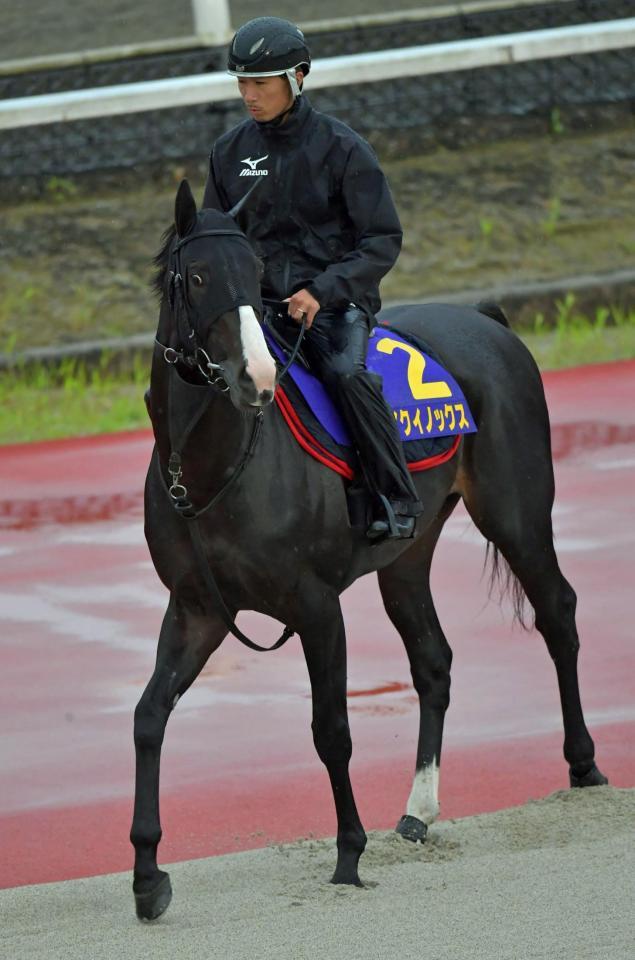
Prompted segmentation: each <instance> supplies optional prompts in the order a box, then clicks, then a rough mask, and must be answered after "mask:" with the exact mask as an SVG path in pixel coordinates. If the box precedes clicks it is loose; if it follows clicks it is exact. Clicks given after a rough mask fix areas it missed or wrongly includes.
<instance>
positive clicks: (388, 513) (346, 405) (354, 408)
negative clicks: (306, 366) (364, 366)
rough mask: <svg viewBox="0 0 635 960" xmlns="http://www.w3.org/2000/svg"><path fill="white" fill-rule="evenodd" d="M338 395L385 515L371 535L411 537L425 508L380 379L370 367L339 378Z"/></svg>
mask: <svg viewBox="0 0 635 960" xmlns="http://www.w3.org/2000/svg"><path fill="white" fill-rule="evenodd" d="M337 394H338V400H339V404H340V409H341V411H342V415H343V417H344V420H345V422H346V425H347V426H348V429H349V431H350V433H351V437H352V440H353V443H354V445H355V447H356V449H357V452H358V456H359V459H360V464H361V468H362V472H363V474H364V479H365V481H366V484H367V486H368V487H369V489H370V490H371V492H372V493H373V494H374V495H375V497H376V501H377V506H378V507H379V509H380V510H381V512H382V514H384V516H383V517H381V518H379V519H377V520H375V521H374V522H373V523H372V524H371V526H370V528H369V530H368V533H367V535H368V537H369V539H371V540H374V541H377V540H380V539H386V538H398V539H401V538H405V537H411V536H412V535H413V533H414V526H415V522H414V518H415V517H417V516H419V514H420V513H421V512H422V510H423V506H422V504H421V502H420V500H419V497H418V495H417V491H416V490H415V486H414V484H413V482H412V478H411V476H410V473H409V471H408V467H407V466H406V461H405V457H404V453H403V448H402V445H401V440H400V438H399V434H398V431H397V426H396V424H395V420H394V417H393V415H392V413H391V412H390V409H389V407H388V405H387V403H386V401H385V399H384V396H383V394H382V390H381V377H379V376H377V375H376V374H374V373H370V372H369V371H368V370H363V371H356V372H354V373H350V374H346V375H344V376H340V377H339V378H338V380H337Z"/></svg>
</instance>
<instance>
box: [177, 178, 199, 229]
mask: <svg viewBox="0 0 635 960" xmlns="http://www.w3.org/2000/svg"><path fill="white" fill-rule="evenodd" d="M195 221H196V200H195V199H194V196H193V194H192V191H191V189H190V185H189V183H188V182H187V180H181V183H180V184H179V189H178V190H177V193H176V203H175V204H174V223H175V225H176V232H177V233H178V235H179V237H185V236H187V234H188V233H189V232H190V230H191V229H192V227H193V226H194V223H195Z"/></svg>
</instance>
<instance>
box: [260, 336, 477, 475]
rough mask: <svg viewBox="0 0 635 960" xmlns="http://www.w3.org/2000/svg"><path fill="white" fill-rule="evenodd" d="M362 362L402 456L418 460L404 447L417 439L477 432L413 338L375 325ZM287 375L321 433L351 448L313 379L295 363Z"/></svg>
mask: <svg viewBox="0 0 635 960" xmlns="http://www.w3.org/2000/svg"><path fill="white" fill-rule="evenodd" d="M264 333H265V337H266V339H267V343H268V344H269V347H270V349H271V351H272V353H273V354H274V356H276V357H277V358H278V360H280V361H283V362H284V360H285V355H284V352H283V351H282V349H281V348H280V347H279V346H278V344H277V343H276V341H275V339H274V338H273V336H272V335H271V333H270V332H269V330H268V329H267V327H265V328H264ZM366 363H367V367H368V369H369V370H371V371H372V372H373V373H376V374H378V375H379V376H380V377H381V378H382V381H383V392H384V396H385V398H386V401H387V403H388V405H389V407H390V408H391V410H392V412H393V416H394V417H395V420H396V422H397V427H398V429H399V434H400V436H401V440H402V442H403V443H404V444H406V448H405V453H406V459H407V460H413V459H415V460H419V459H421V447H420V446H419V449H418V450H417V451H416V452H415V451H414V450H413V451H410V450H409V445H410V444H412V443H414V442H416V441H431V440H435V439H438V438H443V437H456V436H458V435H460V434H465V433H475V432H476V430H477V427H476V423H475V421H474V417H473V416H472V413H471V411H470V408H469V405H468V403H467V400H466V398H465V396H464V395H463V391H462V390H461V388H460V387H459V385H458V383H457V382H456V380H455V379H454V378H453V377H452V376H451V375H450V374H449V373H448V371H447V370H445V369H444V368H443V367H442V366H441V365H440V364H439V363H438V361H436V360H435V359H434V358H433V357H431V356H430V355H429V354H428V353H426V352H425V349H424V347H423V345H421V344H418V343H417V342H415V340H414V339H406V338H404V337H403V336H402V335H401V334H399V333H397V332H396V331H395V330H392V329H390V328H389V327H386V326H383V325H381V324H379V325H378V326H376V327H375V329H374V330H373V332H372V333H371V336H370V339H369V342H368V354H367V360H366ZM287 376H288V377H290V378H291V380H292V382H293V385H294V386H295V388H296V389H297V391H298V392H299V394H300V395H301V397H302V400H303V402H304V404H306V407H307V408H308V409H309V411H310V412H311V414H312V416H313V417H314V418H315V419H316V420H317V421H318V423H319V424H320V426H321V428H322V431H324V432H325V433H326V434H327V435H328V436H329V437H330V438H331V439H332V441H334V443H335V444H337V446H338V447H343V448H346V447H350V446H351V445H352V441H351V437H350V434H349V432H348V429H347V427H346V424H345V423H344V421H343V419H342V417H341V415H340V412H339V410H338V409H337V407H336V405H335V403H334V402H333V401H332V400H331V398H330V397H329V395H328V394H327V392H326V390H325V389H324V387H323V385H322V383H321V382H320V381H319V380H318V379H317V377H315V376H314V375H313V374H312V373H310V372H309V371H308V370H306V369H305V368H304V367H303V366H302V365H301V364H299V363H297V362H296V363H294V364H292V366H291V367H290V369H289V372H288V374H287ZM285 389H286V387H285ZM291 393H295V391H291ZM294 406H295V404H294ZM443 446H444V445H438V444H429V443H428V444H424V449H425V450H426V451H430V452H427V453H426V455H427V456H432V455H434V453H435V452H437V450H438V449H442V448H443Z"/></svg>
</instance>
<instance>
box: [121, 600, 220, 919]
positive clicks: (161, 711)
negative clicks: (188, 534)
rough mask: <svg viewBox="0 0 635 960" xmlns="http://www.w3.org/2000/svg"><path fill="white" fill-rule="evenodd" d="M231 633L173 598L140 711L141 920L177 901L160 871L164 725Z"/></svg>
mask: <svg viewBox="0 0 635 960" xmlns="http://www.w3.org/2000/svg"><path fill="white" fill-rule="evenodd" d="M226 632H227V628H226V627H225V625H224V624H223V623H222V622H221V621H220V620H218V619H217V618H215V617H211V616H208V615H205V614H203V613H193V612H191V611H190V610H188V609H187V608H186V607H184V606H183V605H182V604H180V603H179V602H178V601H177V600H175V599H174V597H173V598H172V599H171V600H170V603H169V605H168V609H167V611H166V614H165V617H164V619H163V626H162V627H161V635H160V637H159V646H158V651H157V661H156V665H155V669H154V673H153V674H152V677H151V679H150V682H149V683H148V685H147V687H146V688H145V690H144V692H143V694H142V696H141V699H140V701H139V703H138V705H137V708H136V710H135V724H134V740H135V751H136V757H137V773H136V787H135V805H134V815H133V820H132V829H131V831H130V840H131V842H132V844H133V845H134V848H135V866H134V883H133V892H134V895H135V905H136V910H137V916H138V917H139V919H141V920H156V919H157V917H159V916H160V915H161V914H162V913H163V912H164V911H165V910H166V909H167V907H168V904H169V903H170V900H171V898H172V890H171V887H170V879H169V876H168V874H167V873H165V872H164V871H163V870H159V868H158V866H157V847H158V845H159V841H160V840H161V823H160V820H159V763H160V757H161V745H162V743H163V735H164V733H165V726H166V724H167V721H168V717H169V715H170V713H171V711H172V710H173V709H174V707H175V706H176V702H177V700H178V699H179V697H181V696H182V695H183V694H184V693H185V691H186V690H187V689H188V687H189V686H190V685H191V684H192V683H193V681H194V680H195V679H196V677H197V676H198V674H199V673H200V671H201V669H202V668H203V666H204V664H205V662H206V660H207V659H208V657H209V656H210V654H211V653H212V652H213V651H214V650H215V649H216V648H217V647H218V646H219V645H220V643H221V642H222V640H223V637H224V636H225V634H226Z"/></svg>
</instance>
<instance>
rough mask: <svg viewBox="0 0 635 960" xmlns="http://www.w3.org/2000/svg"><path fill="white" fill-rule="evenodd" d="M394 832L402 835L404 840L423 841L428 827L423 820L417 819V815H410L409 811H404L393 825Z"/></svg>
mask: <svg viewBox="0 0 635 960" xmlns="http://www.w3.org/2000/svg"><path fill="white" fill-rule="evenodd" d="M395 832H396V833H398V834H399V836H401V837H403V838H404V840H411V841H412V842H413V843H423V841H424V840H425V838H426V836H427V834H428V828H427V826H426V825H425V823H424V822H423V820H419V819H418V818H417V817H411V816H410V814H409V813H406V814H405V815H404V816H403V817H402V818H401V820H400V821H399V823H398V824H397V826H396V827H395Z"/></svg>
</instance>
